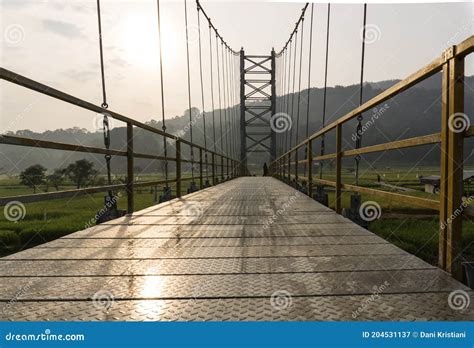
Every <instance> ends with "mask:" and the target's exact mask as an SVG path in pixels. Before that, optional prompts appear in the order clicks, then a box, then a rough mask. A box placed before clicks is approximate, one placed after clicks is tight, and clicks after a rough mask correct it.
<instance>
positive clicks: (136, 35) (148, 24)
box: [120, 14, 176, 67]
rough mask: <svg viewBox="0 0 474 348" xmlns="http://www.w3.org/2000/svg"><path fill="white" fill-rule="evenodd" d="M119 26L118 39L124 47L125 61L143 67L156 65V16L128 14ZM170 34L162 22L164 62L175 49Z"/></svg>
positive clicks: (157, 61) (158, 54)
mask: <svg viewBox="0 0 474 348" xmlns="http://www.w3.org/2000/svg"><path fill="white" fill-rule="evenodd" d="M121 27H122V30H121V35H120V41H121V46H122V47H123V48H124V49H125V55H126V59H127V61H129V62H130V63H131V64H136V65H139V66H145V67H150V66H153V65H156V66H158V64H159V62H160V51H159V41H158V23H157V20H156V16H155V17H154V16H152V15H148V14H139V15H138V14H129V15H128V16H127V18H126V19H125V20H124V23H123V26H121ZM172 36H173V33H172V32H170V31H169V30H167V29H166V26H165V25H164V24H163V23H162V25H161V39H162V49H163V53H164V56H163V61H164V63H165V64H166V61H167V57H168V56H169V53H170V52H175V50H176V40H173V39H172ZM165 53H166V54H165Z"/></svg>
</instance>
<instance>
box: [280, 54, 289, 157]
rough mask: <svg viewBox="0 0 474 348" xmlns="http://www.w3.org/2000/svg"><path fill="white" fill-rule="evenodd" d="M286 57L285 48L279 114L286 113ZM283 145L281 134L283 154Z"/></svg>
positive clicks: (284, 150)
mask: <svg viewBox="0 0 474 348" xmlns="http://www.w3.org/2000/svg"><path fill="white" fill-rule="evenodd" d="M287 57H288V50H287V49H286V48H285V50H284V52H283V83H282V96H281V98H282V106H281V112H285V111H286V99H287V95H286V62H287V60H288V59H287ZM285 145H286V144H285V143H284V137H283V134H280V146H281V152H282V153H285V152H286V147H285Z"/></svg>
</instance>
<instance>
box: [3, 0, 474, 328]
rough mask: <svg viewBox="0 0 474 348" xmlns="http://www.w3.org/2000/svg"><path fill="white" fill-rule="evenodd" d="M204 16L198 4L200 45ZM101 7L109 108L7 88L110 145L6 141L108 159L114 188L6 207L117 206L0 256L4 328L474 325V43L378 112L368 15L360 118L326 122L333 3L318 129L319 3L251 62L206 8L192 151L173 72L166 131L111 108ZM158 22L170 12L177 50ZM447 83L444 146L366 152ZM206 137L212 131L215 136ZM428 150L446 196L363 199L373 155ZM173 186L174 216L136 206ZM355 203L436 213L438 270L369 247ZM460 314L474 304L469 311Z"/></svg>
mask: <svg viewBox="0 0 474 348" xmlns="http://www.w3.org/2000/svg"><path fill="white" fill-rule="evenodd" d="M189 3H190V2H189V1H184V13H183V24H184V25H185V26H186V34H187V36H188V34H189V33H188V17H189V16H190V8H189ZM100 5H101V4H100V1H97V15H98V35H99V52H100V63H101V76H100V78H101V81H102V99H103V102H102V104H101V105H96V104H93V103H91V102H88V101H85V100H82V99H80V98H78V97H75V96H73V95H70V94H67V93H64V92H62V91H60V90H57V89H55V88H53V87H51V86H48V85H45V84H43V83H40V82H38V81H35V80H32V79H29V78H28V77H26V76H23V75H20V74H18V73H16V72H14V71H10V70H7V69H4V68H1V70H0V76H1V78H2V79H3V80H5V81H6V82H7V83H11V84H15V85H17V86H21V87H23V88H26V89H30V90H33V91H35V92H37V93H39V94H42V95H45V96H49V97H51V98H54V99H57V100H60V101H62V102H65V103H68V104H70V105H74V106H76V107H79V108H82V109H85V110H88V111H90V112H93V113H100V114H101V115H103V131H104V147H103V148H102V147H91V146H86V145H78V144H66V143H59V142H53V141H46V140H41V139H31V138H26V137H21V136H16V135H9V134H5V135H2V136H1V137H0V143H1V144H4V145H10V146H23V147H30V148H31V147H32V148H42V149H46V150H61V151H70V152H78V153H88V154H99V155H104V156H105V163H106V170H107V174H108V175H107V180H108V183H107V185H104V186H99V187H86V188H78V189H74V190H67V191H58V192H46V193H39V194H30V195H22V196H12V197H1V198H0V205H2V206H6V205H7V204H9V203H10V202H20V203H22V204H28V203H36V202H42V201H47V200H56V199H64V198H70V199H74V198H75V197H78V196H81V195H88V194H93V193H100V192H104V193H106V198H105V203H106V209H105V210H104V211H105V213H104V214H103V216H99V217H98V218H97V220H98V221H97V222H98V224H97V225H95V226H93V227H90V228H87V229H84V230H81V231H78V232H75V233H71V234H69V235H66V236H64V237H62V238H59V239H57V240H54V241H51V242H48V243H44V244H41V245H39V246H36V247H34V248H30V249H27V250H23V251H21V252H18V253H15V254H13V255H10V256H7V257H4V258H1V259H0V264H1V265H2V267H1V268H0V277H1V280H2V281H1V283H0V318H1V319H2V320H40V321H41V320H163V321H170V320H197V321H202V320H473V319H474V311H473V309H472V305H471V307H469V302H474V294H473V292H472V290H470V289H469V288H468V287H467V286H465V285H464V284H462V283H461V282H460V280H461V279H462V268H461V255H462V245H461V231H462V214H457V213H456V212H457V210H458V209H459V207H461V206H462V204H463V201H462V195H463V188H462V173H463V151H464V139H465V138H467V137H471V136H473V135H474V129H473V127H472V126H469V125H467V126H466V125H465V124H463V123H462V122H460V121H463V119H462V115H463V111H464V104H463V98H464V93H463V88H464V84H463V77H464V60H465V58H466V56H468V55H469V54H471V53H472V52H473V51H474V37H472V36H471V37H469V38H468V39H466V40H465V41H463V42H461V43H459V44H458V45H455V46H452V47H448V48H447V49H446V51H444V52H441V53H440V56H439V57H438V58H436V59H435V60H433V61H432V62H430V63H428V64H427V65H426V66H424V67H422V68H421V69H420V70H418V71H416V72H414V73H413V74H412V75H410V76H408V77H407V78H406V79H404V80H402V81H400V82H398V83H396V84H395V85H393V86H392V87H390V88H388V89H387V90H385V91H384V92H382V93H381V94H379V95H377V96H376V97H374V98H372V99H370V100H368V101H364V99H363V81H364V51H365V35H366V34H365V27H366V19H367V6H366V5H364V12H363V13H364V15H363V22H362V28H364V30H363V37H362V40H361V49H362V62H361V64H360V67H361V69H360V72H361V83H360V103H359V106H357V107H356V108H355V109H354V110H352V111H351V112H349V113H348V114H346V115H345V116H343V117H341V118H339V119H338V120H336V121H333V122H331V123H329V124H326V122H325V117H326V89H327V75H328V73H327V72H328V69H327V66H328V61H329V59H328V47H329V45H330V35H329V34H330V19H331V12H330V5H328V7H327V32H326V59H325V85H324V91H325V93H324V101H323V105H322V109H323V111H322V119H323V125H322V128H321V129H318V130H316V131H314V130H311V129H309V127H308V125H309V122H308V120H309V119H310V118H312V117H321V115H320V114H319V113H316V112H314V111H311V110H310V109H309V103H310V100H309V99H310V93H309V88H310V84H309V81H310V78H308V86H307V87H308V89H307V92H305V91H304V90H303V89H302V88H303V87H302V83H301V81H302V74H303V73H304V71H306V72H307V73H308V76H309V77H311V54H312V41H313V18H314V4H306V5H305V6H304V7H303V9H302V13H301V16H300V17H299V18H298V20H297V22H296V25H295V28H294V30H293V31H292V33H291V34H290V36H289V39H288V40H287V42H286V44H285V45H284V46H283V48H282V49H281V50H280V51H275V50H272V51H271V52H270V53H269V54H263V55H247V54H246V52H245V51H244V49H241V50H240V51H237V50H234V49H232V48H231V46H230V45H229V44H228V43H227V42H226V41H225V40H224V38H223V37H222V35H221V34H220V33H219V31H218V30H217V28H216V27H215V26H214V24H213V22H212V21H211V19H210V17H209V16H208V14H207V13H206V12H205V9H204V8H203V7H202V5H201V4H200V3H199V1H196V5H197V7H196V8H197V11H196V15H197V20H198V25H199V29H198V33H199V57H198V62H197V66H198V67H199V74H200V75H199V76H200V80H199V83H200V90H201V100H200V103H201V107H202V110H201V114H200V115H193V114H192V112H191V110H192V106H193V101H192V100H191V94H192V93H191V88H192V86H191V84H192V81H193V80H192V79H191V78H190V70H191V66H192V64H191V59H192V58H193V57H192V55H190V53H189V44H188V42H189V40H187V41H186V44H187V60H186V63H187V64H186V69H187V74H188V79H187V90H188V100H187V102H188V107H189V110H190V112H189V124H188V131H187V132H186V137H187V139H186V138H185V137H184V136H183V137H180V136H177V135H174V134H170V133H168V132H167V128H166V114H165V102H166V93H165V92H166V76H164V73H163V60H162V59H160V62H159V64H160V72H161V75H160V76H161V89H160V91H161V95H160V97H161V107H162V109H161V114H162V128H161V129H158V128H155V127H153V126H150V125H148V124H144V123H142V122H139V121H137V120H135V119H133V118H130V117H127V116H125V115H122V114H120V113H117V112H114V111H112V110H111V109H109V104H108V100H107V93H106V91H107V89H106V76H107V75H106V70H105V68H106V67H105V64H104V51H103V42H102V41H103V40H106V39H107V37H106V36H104V35H102V24H101V13H100V9H101V6H100ZM160 16H161V14H160V2H159V1H158V2H157V21H158V33H159V38H160V43H159V44H160V45H161V17H160ZM202 21H204V22H205V23H206V24H207V27H208V34H209V36H208V38H209V56H208V58H209V59H208V60H207V61H206V60H204V59H203V54H202V51H203V50H202V46H203V45H202V43H203V41H204V39H203V37H202V33H201V32H203V31H204V28H203V25H202ZM308 22H309V24H308ZM305 24H306V25H309V28H310V30H309V37H304V36H303V33H305V32H304V30H303V26H304V25H305ZM304 45H308V46H307V48H308V50H307V52H309V53H308V54H309V59H308V66H303V64H302V62H303V60H302V57H303V47H304ZM160 54H161V48H160ZM204 64H208V66H209V67H210V74H211V76H210V79H208V78H206V77H205V76H204V74H203V65H204ZM437 73H441V75H442V86H441V87H442V117H441V119H442V124H441V125H440V129H441V131H440V132H439V133H436V134H429V135H424V136H419V137H416V138H409V139H404V140H398V141H395V142H388V143H384V144H378V145H371V146H365V147H363V146H362V141H361V139H362V132H361V127H362V121H363V113H364V112H366V111H368V110H370V109H371V108H373V107H375V106H377V105H379V104H381V103H383V102H384V101H387V100H389V99H390V98H393V97H394V96H396V95H398V94H400V93H402V92H403V91H405V90H407V89H409V88H410V87H412V86H414V85H416V84H418V83H419V82H421V81H423V80H425V79H427V78H428V77H430V76H433V75H434V74H437ZM206 82H209V83H206ZM205 88H209V89H210V91H211V92H210V95H211V103H210V106H211V107H210V110H211V111H205V109H206V105H209V104H206V100H205V95H206V94H205V93H204V89H205ZM215 92H216V93H215ZM306 93H307V94H306ZM305 94H306V95H305ZM278 96H280V97H279V98H278ZM208 103H209V101H208ZM304 103H307V107H306V113H305V115H303V111H302V108H301V105H302V104H304ZM216 110H218V111H216ZM195 117H202V119H203V122H204V128H203V131H204V143H203V144H197V143H196V142H195V141H194V140H195V139H194V138H193V125H194V122H195V120H194V119H193V118H195ZM304 117H305V118H306V122H305V123H304V122H303V118H304ZM453 117H454V118H455V119H453ZM459 117H461V119H459ZM111 118H112V119H114V120H117V121H121V122H123V123H125V125H126V145H125V147H124V148H122V149H112V148H111V147H110V144H111V142H110V136H111V133H110V130H109V120H110V119H111ZM354 119H355V120H356V121H357V129H356V132H357V133H358V135H360V136H359V137H358V138H357V141H356V142H355V144H354V148H353V149H349V150H343V147H342V132H343V126H344V125H345V124H346V123H348V122H349V121H351V120H354ZM206 122H208V124H207V127H206ZM209 124H210V126H209ZM304 124H306V129H304V130H302V129H301V127H300V125H304ZM288 125H293V127H291V126H290V127H289V126H288ZM453 125H455V126H456V127H454V126H453ZM460 127H464V128H462V129H460ZM207 129H210V130H211V134H206V131H207ZM194 130H195V131H196V129H194ZM139 131H147V132H150V133H152V134H153V135H154V136H156V137H158V138H159V139H162V140H163V142H162V146H161V148H160V149H159V150H160V151H158V152H157V151H156V149H150V152H149V153H141V152H137V151H136V150H134V139H136V137H137V136H140V135H139V134H140V132H139ZM313 131H314V132H313ZM330 132H335V134H336V137H335V147H334V148H335V149H336V150H335V152H333V153H326V151H325V148H326V145H325V136H326V135H327V134H329V133H330ZM427 144H438V145H439V146H440V148H441V149H442V151H441V171H440V174H441V178H440V194H439V199H436V200H435V199H427V198H420V197H415V196H408V195H404V194H400V193H394V192H389V191H382V190H377V189H374V188H368V187H364V186H360V185H359V182H358V170H359V161H360V159H361V158H362V156H363V155H364V154H368V153H373V152H383V151H389V150H394V149H401V148H408V147H416V146H421V145H427ZM255 153H257V155H258V153H262V154H263V155H265V156H268V157H267V158H268V163H269V166H268V171H269V172H268V176H266V177H254V176H251V175H250V173H251V171H250V170H249V168H248V161H249V159H250V158H252V156H254V155H255ZM262 154H260V155H262ZM316 154H317V155H316ZM113 157H119V158H125V159H126V163H127V176H126V182H125V183H116V182H114V181H113V175H112V173H113V170H114V168H113V166H112V163H113V162H111V159H112V158H113ZM344 157H351V158H354V160H355V162H356V168H357V169H356V182H355V183H354V184H348V183H343V182H342V174H341V173H342V164H343V162H342V159H343V158H344ZM135 159H147V160H155V161H160V162H162V163H164V166H163V168H164V169H163V170H164V173H163V179H160V180H154V181H145V182H143V181H142V182H138V181H135V179H134V178H135V177H136V173H135V166H134V160H135ZM328 160H334V161H335V163H336V169H335V173H336V175H335V181H330V180H328V179H327V178H323V176H322V173H323V170H324V169H323V165H322V164H323V163H324V161H328ZM262 164H263V163H262ZM316 165H318V166H317V167H316ZM316 168H317V169H318V171H319V172H318V173H316V170H315V169H316ZM157 186H163V192H162V195H161V196H160V201H161V202H162V203H160V204H156V205H153V206H151V207H148V208H146V209H143V210H139V211H136V210H135V209H134V203H135V191H136V190H137V189H139V188H143V187H157ZM328 187H329V188H331V189H332V190H333V192H334V200H335V209H334V210H332V209H330V208H328V207H327V198H325V197H327V196H326V195H327V189H328ZM325 190H326V191H325ZM343 190H345V191H349V192H354V193H355V194H356V197H359V198H360V196H358V195H357V194H370V195H374V196H380V197H383V198H388V199H390V200H393V201H396V202H403V203H406V204H412V205H415V206H419V207H422V208H426V209H431V210H434V211H438V212H439V219H440V230H439V265H438V266H439V267H435V266H432V265H430V264H428V263H426V262H424V261H422V260H421V259H419V258H417V257H416V256H413V255H411V254H409V253H408V252H406V251H404V250H402V249H400V248H398V247H396V246H394V245H392V244H391V243H389V242H387V241H386V240H384V239H383V238H381V237H379V236H377V235H375V234H373V233H371V232H369V231H368V230H367V229H365V228H364V227H362V226H360V225H359V224H357V223H356V222H357V219H355V220H354V219H349V218H346V217H344V216H342V215H341V213H342V208H343V207H342V202H341V196H342V191H343ZM122 191H123V192H125V193H126V197H127V209H126V211H124V212H122V211H120V210H119V209H118V207H117V204H116V202H115V201H114V197H115V194H116V193H117V192H122ZM185 193H187V194H185ZM99 222H100V223H99ZM459 301H461V304H462V303H464V304H466V303H467V304H468V305H467V306H464V307H463V308H459ZM456 306H458V307H456Z"/></svg>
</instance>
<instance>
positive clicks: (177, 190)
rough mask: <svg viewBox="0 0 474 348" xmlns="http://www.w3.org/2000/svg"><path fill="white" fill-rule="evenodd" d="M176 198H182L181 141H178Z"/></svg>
mask: <svg viewBox="0 0 474 348" xmlns="http://www.w3.org/2000/svg"><path fill="white" fill-rule="evenodd" d="M176 197H178V198H181V141H180V140H179V138H178V139H176Z"/></svg>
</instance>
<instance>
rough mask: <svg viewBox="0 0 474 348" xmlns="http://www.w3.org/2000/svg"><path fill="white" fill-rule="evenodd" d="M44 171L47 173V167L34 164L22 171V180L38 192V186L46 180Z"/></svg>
mask: <svg viewBox="0 0 474 348" xmlns="http://www.w3.org/2000/svg"><path fill="white" fill-rule="evenodd" d="M44 173H46V168H45V167H43V166H42V165H41V164H35V165H32V166H30V167H28V168H26V169H25V170H24V171H22V172H21V173H20V182H21V183H22V184H23V185H25V186H28V187H31V188H32V189H33V192H34V193H36V188H37V187H38V186H39V185H42V184H44V182H45V177H44Z"/></svg>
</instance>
